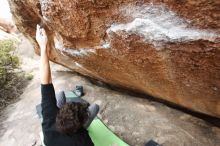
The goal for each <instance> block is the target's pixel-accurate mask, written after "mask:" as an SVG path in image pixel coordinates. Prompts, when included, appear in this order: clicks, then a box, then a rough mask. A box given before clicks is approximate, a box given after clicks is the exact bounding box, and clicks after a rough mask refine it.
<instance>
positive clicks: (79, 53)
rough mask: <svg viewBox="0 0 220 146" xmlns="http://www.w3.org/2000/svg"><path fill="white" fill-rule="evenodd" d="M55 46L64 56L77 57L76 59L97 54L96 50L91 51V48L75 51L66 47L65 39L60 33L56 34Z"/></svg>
mask: <svg viewBox="0 0 220 146" xmlns="http://www.w3.org/2000/svg"><path fill="white" fill-rule="evenodd" d="M54 45H55V48H56V49H58V50H60V51H61V53H62V54H63V55H65V54H64V53H67V54H69V55H72V56H76V57H84V56H88V55H90V54H95V53H96V50H95V49H89V48H80V49H75V48H66V47H64V45H63V38H62V37H61V36H60V35H59V34H58V33H56V35H55V37H54Z"/></svg>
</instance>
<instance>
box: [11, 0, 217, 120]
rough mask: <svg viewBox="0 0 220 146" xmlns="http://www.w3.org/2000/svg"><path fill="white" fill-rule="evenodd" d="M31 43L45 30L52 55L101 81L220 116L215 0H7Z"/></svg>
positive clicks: (75, 69) (60, 62)
mask: <svg viewBox="0 0 220 146" xmlns="http://www.w3.org/2000/svg"><path fill="white" fill-rule="evenodd" d="M9 3H10V7H11V11H12V13H13V15H14V18H15V21H16V25H17V27H18V29H19V30H20V31H21V32H23V33H24V34H25V35H26V36H27V37H28V38H29V40H31V42H32V43H33V45H34V46H35V52H36V53H37V54H39V48H38V46H37V43H36V42H35V29H36V25H37V24H39V23H43V25H44V27H45V28H46V30H47V33H48V36H49V47H51V48H52V51H51V52H50V60H51V61H53V62H56V63H58V64H61V65H64V66H66V67H68V68H70V69H72V70H74V71H76V72H79V73H81V74H84V75H87V76H90V77H92V78H96V79H99V80H102V81H104V82H107V83H110V84H113V85H116V86H121V87H125V88H128V89H132V90H136V91H138V92H142V93H145V94H149V95H152V96H154V97H156V98H160V99H163V100H166V101H169V102H171V103H174V104H177V105H179V106H182V107H186V108H189V109H191V110H193V111H197V112H201V113H205V114H208V115H211V116H215V117H220V19H219V17H220V13H219V7H220V1H216V0H210V1H206V0H200V1H197V0H186V1H184V0H169V1H168V0H163V1H161V0H151V1H149V0H143V1H138V0H99V1H96V0H72V1H70V0H64V1H61V0H53V1H52V0H41V1H39V0H29V1H17V0H9Z"/></svg>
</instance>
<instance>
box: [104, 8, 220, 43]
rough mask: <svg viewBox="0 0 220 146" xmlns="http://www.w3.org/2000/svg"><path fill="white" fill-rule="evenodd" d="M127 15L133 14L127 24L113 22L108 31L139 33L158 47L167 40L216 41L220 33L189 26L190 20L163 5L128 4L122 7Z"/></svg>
mask: <svg viewBox="0 0 220 146" xmlns="http://www.w3.org/2000/svg"><path fill="white" fill-rule="evenodd" d="M121 11H122V13H123V14H125V17H129V16H132V17H133V21H132V22H130V23H127V24H113V25H112V26H111V27H110V28H109V29H108V30H107V33H109V32H110V31H113V32H115V33H118V32H120V31H125V32H126V33H129V34H137V35H140V36H142V37H143V38H144V40H145V41H146V42H148V43H151V44H153V45H154V46H156V47H159V46H161V45H163V44H164V43H166V42H187V41H194V40H200V39H202V40H208V41H215V39H217V38H218V37H220V36H219V35H217V34H216V33H214V32H211V31H208V30H201V29H194V28H189V22H187V21H185V20H183V19H181V18H180V17H178V16H177V15H176V14H175V13H174V12H172V11H170V10H169V9H167V8H166V7H165V6H163V5H145V6H128V7H124V8H122V9H121Z"/></svg>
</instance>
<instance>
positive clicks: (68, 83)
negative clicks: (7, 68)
mask: <svg viewBox="0 0 220 146" xmlns="http://www.w3.org/2000/svg"><path fill="white" fill-rule="evenodd" d="M23 41H24V43H23V44H22V45H21V46H20V49H21V50H19V51H18V53H20V54H21V56H22V58H23V62H24V63H23V68H24V69H26V71H27V72H30V73H32V74H33V75H34V79H33V80H32V81H31V82H30V84H29V85H28V86H27V88H26V89H25V90H24V93H23V94H22V95H21V96H20V100H19V101H18V102H17V103H14V104H12V105H9V106H8V107H7V108H6V109H5V111H4V112H3V113H4V114H3V115H2V116H1V117H0V146H40V145H41V142H40V136H39V133H40V131H41V127H40V121H39V119H38V117H37V114H36V110H35V106H36V105H37V104H38V103H40V100H41V99H40V86H39V85H40V79H39V70H38V65H39V62H38V59H39V57H36V56H35V57H33V56H34V54H33V53H31V52H33V49H32V48H31V46H30V45H27V43H28V42H26V40H23ZM24 49H25V51H24ZM26 50H29V51H27V52H26ZM25 54H29V55H28V56H25ZM52 74H53V83H54V86H55V89H56V91H58V90H68V89H72V88H73V87H74V86H75V85H83V86H84V89H85V93H86V95H85V96H84V97H83V98H84V99H86V100H88V101H89V102H95V103H97V104H99V105H100V112H99V115H98V116H99V117H100V118H101V119H103V121H104V122H105V123H106V125H108V126H109V128H110V129H111V130H112V131H114V132H115V133H116V134H118V135H119V136H120V137H121V138H122V139H123V140H125V141H126V142H127V143H128V144H130V145H131V146H143V145H144V143H145V142H146V141H149V140H150V139H153V140H155V141H157V142H158V143H159V144H162V145H163V146H218V145H219V144H220V128H217V127H215V126H213V125H211V124H209V123H207V122H205V121H203V120H201V119H198V118H196V117H193V116H191V115H189V114H186V113H184V112H182V111H178V110H176V109H173V108H170V107H167V106H165V105H163V104H161V103H157V102H154V101H151V100H148V99H144V98H140V97H138V96H130V95H128V94H124V93H122V92H118V91H113V90H110V89H107V88H104V87H100V86H96V85H94V84H92V83H91V82H90V81H89V80H88V79H86V78H84V77H82V76H79V75H78V74H76V73H72V72H68V71H66V70H65V69H63V68H62V67H60V66H57V65H53V66H52Z"/></svg>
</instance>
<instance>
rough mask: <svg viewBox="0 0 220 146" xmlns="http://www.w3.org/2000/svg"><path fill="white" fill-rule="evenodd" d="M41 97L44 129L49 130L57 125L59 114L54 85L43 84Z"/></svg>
mask: <svg viewBox="0 0 220 146" xmlns="http://www.w3.org/2000/svg"><path fill="white" fill-rule="evenodd" d="M41 96H42V99H41V107H42V117H43V122H42V128H43V130H47V129H50V128H51V127H52V126H53V125H54V124H55V121H56V115H57V112H58V107H57V106H56V98H55V91H54V87H53V84H41Z"/></svg>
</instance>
